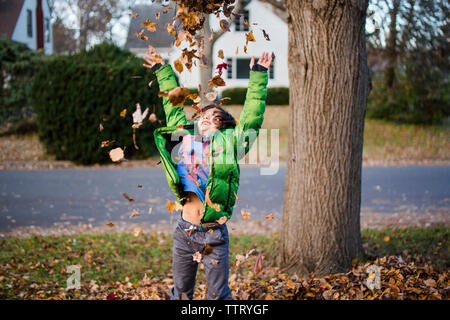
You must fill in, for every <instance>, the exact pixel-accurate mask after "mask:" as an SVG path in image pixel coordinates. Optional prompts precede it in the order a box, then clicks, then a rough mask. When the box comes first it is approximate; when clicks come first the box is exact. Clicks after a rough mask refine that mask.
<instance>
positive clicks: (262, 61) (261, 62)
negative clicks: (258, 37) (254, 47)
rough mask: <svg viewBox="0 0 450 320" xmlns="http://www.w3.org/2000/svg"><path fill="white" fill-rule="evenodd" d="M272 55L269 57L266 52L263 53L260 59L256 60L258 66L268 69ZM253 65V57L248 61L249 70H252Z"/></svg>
mask: <svg viewBox="0 0 450 320" xmlns="http://www.w3.org/2000/svg"><path fill="white" fill-rule="evenodd" d="M272 59H273V54H271V55H270V58H269V53H268V52H263V53H262V54H261V57H260V58H259V60H258V62H257V63H258V64H259V65H261V66H263V67H265V68H267V69H269V67H270V65H271V64H272ZM254 64H255V57H253V56H252V59H251V60H250V70H251V69H252V68H253V65H254Z"/></svg>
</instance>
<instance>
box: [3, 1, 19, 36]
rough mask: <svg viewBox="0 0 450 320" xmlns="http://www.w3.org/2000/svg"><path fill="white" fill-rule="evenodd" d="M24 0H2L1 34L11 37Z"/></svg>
mask: <svg viewBox="0 0 450 320" xmlns="http://www.w3.org/2000/svg"><path fill="white" fill-rule="evenodd" d="M23 2H24V0H15V1H11V0H0V35H3V34H6V35H7V36H8V38H10V39H11V37H12V35H13V32H14V29H15V27H16V24H17V19H19V15H20V11H21V10H22V6H23Z"/></svg>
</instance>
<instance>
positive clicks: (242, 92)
mask: <svg viewBox="0 0 450 320" xmlns="http://www.w3.org/2000/svg"><path fill="white" fill-rule="evenodd" d="M246 94H247V88H239V87H238V88H230V89H225V90H223V91H222V98H223V97H229V98H231V100H230V101H228V102H227V103H225V104H227V105H233V104H234V105H243V104H244V103H245V96H246ZM266 104H267V105H268V106H270V105H277V106H280V105H288V104H289V88H286V87H271V88H267V100H266Z"/></svg>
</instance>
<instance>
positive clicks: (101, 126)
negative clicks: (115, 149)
mask: <svg viewBox="0 0 450 320" xmlns="http://www.w3.org/2000/svg"><path fill="white" fill-rule="evenodd" d="M103 129H104V128H103V125H102V124H101V123H100V125H99V126H98V130H99V131H100V132H102V131H103Z"/></svg>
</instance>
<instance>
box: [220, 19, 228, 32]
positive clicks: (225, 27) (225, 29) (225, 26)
mask: <svg viewBox="0 0 450 320" xmlns="http://www.w3.org/2000/svg"><path fill="white" fill-rule="evenodd" d="M220 27H221V28H222V30H223V32H229V31H230V23H229V22H228V21H227V20H225V19H222V20H220Z"/></svg>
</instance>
